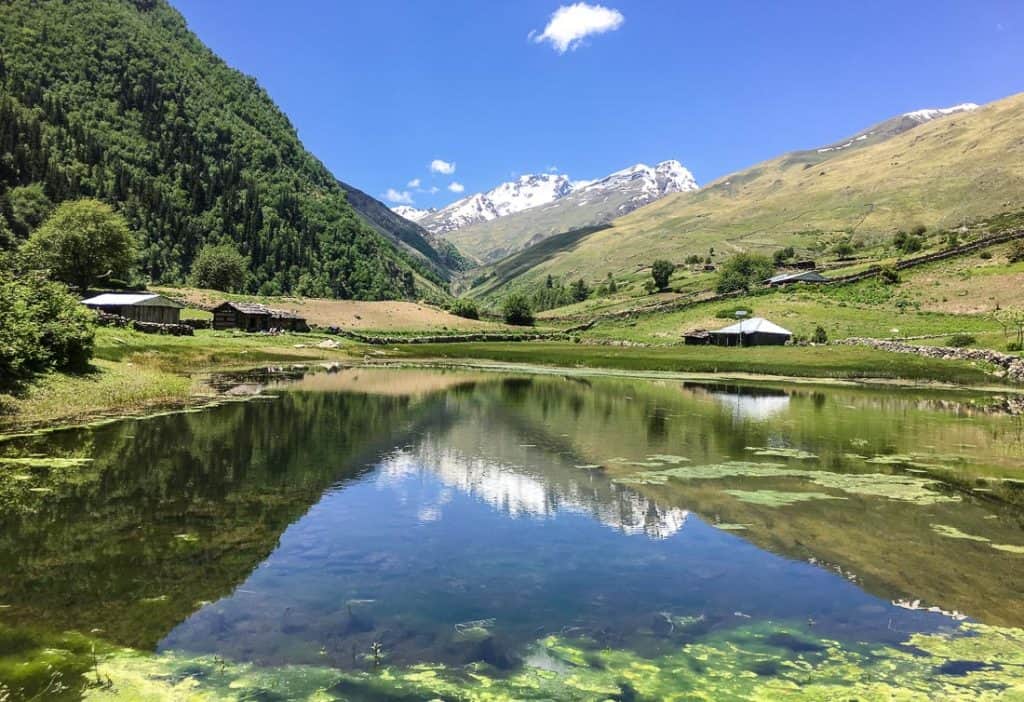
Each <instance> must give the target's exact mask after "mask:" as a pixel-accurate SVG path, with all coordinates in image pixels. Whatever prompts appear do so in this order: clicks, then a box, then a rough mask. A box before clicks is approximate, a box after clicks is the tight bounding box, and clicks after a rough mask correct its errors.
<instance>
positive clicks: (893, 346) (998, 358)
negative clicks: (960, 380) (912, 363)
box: [833, 336, 1024, 383]
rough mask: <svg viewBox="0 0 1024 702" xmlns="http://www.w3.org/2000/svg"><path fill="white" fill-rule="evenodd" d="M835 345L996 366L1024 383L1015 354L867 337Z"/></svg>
mask: <svg viewBox="0 0 1024 702" xmlns="http://www.w3.org/2000/svg"><path fill="white" fill-rule="evenodd" d="M833 343H835V344H846V345H850V346H869V347H871V348H873V349H879V350H881V351H890V352H893V353H913V354H917V355H918V356H925V357H927V358H941V359H943V360H947V361H980V362H981V363H988V364H991V365H993V366H996V367H997V368H999V369H1000V370H998V371H996V373H995V375H996V376H998V377H1000V378H1003V377H1005V378H1006V379H1007V380H1010V381H1012V382H1015V383H1024V358H1022V357H1021V356H1014V355H1013V354H1008V353H1002V352H1000V351H992V350H990V349H962V348H954V347H951V346H919V345H917V344H907V343H904V342H902V341H889V340H887V339H869V338H865V337H857V336H854V337H850V338H849V339H841V340H839V341H835V342H833Z"/></svg>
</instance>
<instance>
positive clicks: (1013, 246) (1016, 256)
mask: <svg viewBox="0 0 1024 702" xmlns="http://www.w3.org/2000/svg"><path fill="white" fill-rule="evenodd" d="M1009 258H1010V263H1017V262H1018V261H1024V239H1017V240H1016V241H1014V242H1011V243H1010V251H1009Z"/></svg>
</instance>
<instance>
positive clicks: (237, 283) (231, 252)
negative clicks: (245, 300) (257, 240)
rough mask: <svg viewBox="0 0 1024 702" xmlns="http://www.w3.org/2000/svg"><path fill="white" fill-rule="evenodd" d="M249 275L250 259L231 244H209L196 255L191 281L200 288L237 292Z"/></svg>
mask: <svg viewBox="0 0 1024 702" xmlns="http://www.w3.org/2000/svg"><path fill="white" fill-rule="evenodd" d="M248 274H249V259H248V258H246V257H245V256H243V255H242V254H240V253H239V252H238V249H236V248H235V247H234V246H232V245H231V244H207V245H206V246H204V247H203V248H201V249H200V250H199V253H198V254H196V258H195V261H194V262H193V263H192V273H191V275H190V276H189V281H190V282H191V283H192V284H193V285H195V286H197V287H200V288H212V289H214V290H222V291H224V292H237V291H239V290H241V289H242V286H243V285H244V284H245V279H246V276H247V275H248Z"/></svg>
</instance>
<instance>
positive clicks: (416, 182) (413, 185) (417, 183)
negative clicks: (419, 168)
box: [406, 178, 420, 188]
mask: <svg viewBox="0 0 1024 702" xmlns="http://www.w3.org/2000/svg"><path fill="white" fill-rule="evenodd" d="M406 187H408V188H418V187H420V179H419V178H413V179H412V180H410V181H409V182H408V183H406Z"/></svg>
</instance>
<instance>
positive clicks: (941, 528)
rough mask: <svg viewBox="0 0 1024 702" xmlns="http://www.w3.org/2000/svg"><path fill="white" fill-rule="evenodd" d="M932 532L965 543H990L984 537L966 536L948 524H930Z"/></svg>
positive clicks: (966, 534)
mask: <svg viewBox="0 0 1024 702" xmlns="http://www.w3.org/2000/svg"><path fill="white" fill-rule="evenodd" d="M932 531H934V532H935V533H936V534H940V535H942V536H945V537H948V538H950V539H965V540H967V541H981V542H984V543H988V542H989V541H990V539H986V538H985V537H984V536H975V535H974V534H968V533H966V532H963V531H960V530H959V529H957V528H956V527H955V526H950V525H948V524H932Z"/></svg>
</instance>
